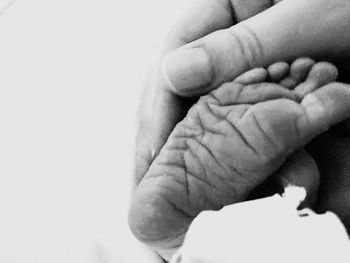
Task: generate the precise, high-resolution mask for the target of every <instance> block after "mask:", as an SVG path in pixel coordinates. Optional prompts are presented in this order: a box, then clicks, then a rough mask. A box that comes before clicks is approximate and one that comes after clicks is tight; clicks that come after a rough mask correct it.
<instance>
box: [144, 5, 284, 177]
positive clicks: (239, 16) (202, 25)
mask: <svg viewBox="0 0 350 263" xmlns="http://www.w3.org/2000/svg"><path fill="white" fill-rule="evenodd" d="M279 1H280V0H275V1H271V0H248V1H247V0H245V1H243V0H199V1H195V2H194V4H193V6H192V7H191V8H189V9H188V12H186V13H185V14H184V15H183V16H182V18H181V19H180V20H179V21H178V22H177V24H176V25H175V26H174V28H173V29H172V30H171V31H170V33H169V35H168V37H167V39H166V41H165V45H164V50H163V55H165V54H167V53H169V52H170V51H172V50H174V49H176V48H178V47H181V46H183V45H185V44H187V43H190V42H192V41H195V40H197V39H199V38H201V37H203V36H206V35H208V34H210V33H212V32H215V31H217V30H220V29H225V28H229V27H231V26H232V25H233V24H236V23H238V22H241V21H243V20H245V19H247V18H249V17H251V16H254V15H256V14H258V13H260V12H262V11H264V10H265V9H267V8H269V7H271V6H272V5H273V4H275V3H276V2H279ZM196 58H199V59H200V56H197V55H194V56H192V57H186V59H187V60H188V61H192V62H193V63H196ZM198 62H199V63H201V62H200V61H197V63H198ZM159 74H160V77H159V79H158V81H157V83H156V84H155V86H156V88H157V91H156V96H155V98H154V110H153V111H154V114H153V121H152V127H153V129H152V131H151V133H152V138H153V139H152V149H151V152H152V156H148V157H147V159H148V160H151V159H152V158H153V157H154V156H156V155H157V154H158V152H159V151H160V149H161V148H162V146H163V145H164V143H165V141H166V140H167V138H168V136H169V134H170V133H171V131H172V130H173V128H174V127H175V125H176V124H177V123H178V122H179V121H181V119H182V118H183V117H184V116H185V115H186V113H187V110H188V109H189V107H190V106H191V105H192V104H193V100H186V99H184V98H182V97H178V96H176V94H174V93H173V92H171V91H170V89H169V87H168V82H167V81H164V78H163V77H162V76H164V74H163V73H162V71H161V72H160V73H159ZM197 75H198V74H193V76H194V77H195V78H196V77H197V78H198V76H197ZM199 75H200V74H199ZM200 77H201V78H202V77H203V78H206V76H204V75H201V76H200ZM138 177H140V176H138Z"/></svg>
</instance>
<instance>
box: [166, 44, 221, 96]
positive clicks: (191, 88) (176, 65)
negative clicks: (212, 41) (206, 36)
mask: <svg viewBox="0 0 350 263" xmlns="http://www.w3.org/2000/svg"><path fill="white" fill-rule="evenodd" d="M162 71H163V77H164V79H165V81H166V82H167V84H168V88H169V89H170V90H171V91H173V92H175V93H176V94H178V95H192V94H194V93H197V92H196V90H198V89H200V88H201V87H204V86H207V85H209V84H210V83H211V81H212V78H213V75H214V74H213V68H212V65H211V63H210V58H209V56H208V54H207V52H206V51H205V50H204V49H202V48H189V49H180V50H176V51H174V52H172V53H170V54H169V55H167V56H166V57H165V58H164V60H163V66H162Z"/></svg>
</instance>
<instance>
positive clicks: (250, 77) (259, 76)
mask: <svg viewBox="0 0 350 263" xmlns="http://www.w3.org/2000/svg"><path fill="white" fill-rule="evenodd" d="M267 77H268V73H267V70H266V69H264V68H255V69H252V70H249V71H247V72H245V73H243V74H242V75H240V76H239V77H238V78H236V79H235V80H234V82H239V83H241V84H244V85H248V84H254V83H259V82H264V81H266V79H267Z"/></svg>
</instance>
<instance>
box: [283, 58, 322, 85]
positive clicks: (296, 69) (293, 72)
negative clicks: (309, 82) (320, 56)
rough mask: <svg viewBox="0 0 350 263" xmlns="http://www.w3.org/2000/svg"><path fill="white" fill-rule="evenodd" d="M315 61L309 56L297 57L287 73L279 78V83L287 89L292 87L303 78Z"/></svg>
mask: <svg viewBox="0 0 350 263" xmlns="http://www.w3.org/2000/svg"><path fill="white" fill-rule="evenodd" d="M314 64H315V61H314V60H312V59H310V58H299V59H297V60H295V61H294V62H293V63H292V64H291V66H290V71H289V75H288V76H287V77H286V78H284V79H283V80H281V82H280V85H282V86H283V87H285V88H287V89H294V88H295V87H296V86H297V85H298V84H299V83H301V82H302V81H304V80H305V78H306V77H307V75H308V73H309V72H310V70H311V68H312V66H313V65H314Z"/></svg>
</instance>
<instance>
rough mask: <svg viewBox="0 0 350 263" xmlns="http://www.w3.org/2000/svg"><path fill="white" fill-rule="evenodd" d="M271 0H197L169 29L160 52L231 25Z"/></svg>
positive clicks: (267, 5) (269, 3)
mask: <svg viewBox="0 0 350 263" xmlns="http://www.w3.org/2000/svg"><path fill="white" fill-rule="evenodd" d="M274 2H279V1H271V0H259V1H257V0H248V1H243V0H197V1H194V2H193V3H192V6H191V7H190V8H188V9H187V12H185V13H184V14H183V16H182V17H181V18H180V19H179V21H177V23H176V25H175V26H174V27H173V28H172V29H171V31H170V32H169V34H168V36H167V38H166V41H165V45H164V50H163V52H164V53H165V54H166V53H168V52H169V51H172V50H174V49H176V48H178V47H181V46H183V45H185V44H188V43H190V42H192V41H195V40H197V39H199V38H201V37H203V36H206V35H208V34H210V33H212V32H215V31H217V30H220V29H224V28H228V27H231V26H232V25H234V24H236V23H238V22H241V21H243V20H245V19H247V18H249V17H252V16H254V15H256V14H258V13H260V12H262V11H264V10H265V9H267V8H269V7H271V6H272V5H273V4H274Z"/></svg>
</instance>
